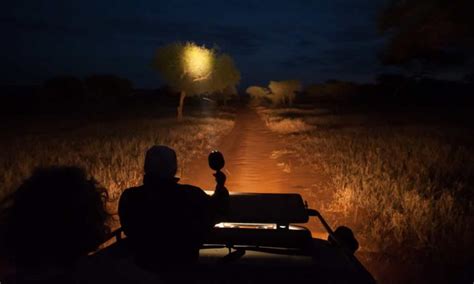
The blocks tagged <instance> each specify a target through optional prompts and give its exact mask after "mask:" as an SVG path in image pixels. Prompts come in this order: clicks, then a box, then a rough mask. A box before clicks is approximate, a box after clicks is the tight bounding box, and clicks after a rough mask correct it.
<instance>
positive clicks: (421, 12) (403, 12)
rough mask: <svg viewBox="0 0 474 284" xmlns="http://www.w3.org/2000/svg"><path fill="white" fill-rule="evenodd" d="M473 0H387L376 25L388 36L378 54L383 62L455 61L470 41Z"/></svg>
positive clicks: (465, 53) (437, 63) (473, 39)
mask: <svg viewBox="0 0 474 284" xmlns="http://www.w3.org/2000/svg"><path fill="white" fill-rule="evenodd" d="M472 11H474V1H472V0H457V1H452V0H410V1H407V0H391V1H389V3H388V5H387V6H386V7H385V8H384V9H383V10H382V11H381V13H380V15H379V18H378V28H379V30H380V32H381V33H383V34H387V35H389V36H390V40H389V42H388V44H387V46H386V47H385V49H384V51H383V52H382V54H381V60H382V62H383V63H384V64H387V65H399V66H409V65H410V64H413V63H418V64H420V65H423V66H427V65H431V66H440V65H449V64H458V63H460V62H462V61H463V60H464V59H465V57H466V56H469V55H470V54H469V53H470V47H473V46H474V45H473V43H474V17H472V15H471V14H472Z"/></svg>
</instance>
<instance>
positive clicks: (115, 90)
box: [85, 75, 133, 100]
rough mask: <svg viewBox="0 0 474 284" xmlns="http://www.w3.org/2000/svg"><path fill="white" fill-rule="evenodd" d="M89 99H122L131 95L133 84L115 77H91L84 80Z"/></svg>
mask: <svg viewBox="0 0 474 284" xmlns="http://www.w3.org/2000/svg"><path fill="white" fill-rule="evenodd" d="M85 83H86V87H87V93H88V95H89V97H91V98H95V99H98V100H100V99H122V98H125V97H127V96H129V95H131V93H132V90H133V83H132V82H131V81H130V80H128V79H125V78H121V77H119V76H115V75H92V76H89V77H87V78H86V79H85Z"/></svg>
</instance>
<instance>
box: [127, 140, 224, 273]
mask: <svg viewBox="0 0 474 284" xmlns="http://www.w3.org/2000/svg"><path fill="white" fill-rule="evenodd" d="M176 170H177V160H176V153H175V151H174V150H173V149H171V148H169V147H166V146H153V147H152V148H150V149H149V150H148V151H147V153H146V157H145V176H144V179H143V185H142V186H139V187H135V188H129V189H127V190H125V191H124V192H123V194H122V196H121V198H120V203H119V216H120V223H121V224H122V228H123V230H124V232H125V234H126V235H127V237H128V239H129V241H130V242H131V245H132V247H133V249H134V251H135V253H136V256H135V257H136V262H137V264H138V265H140V266H141V267H144V268H146V269H149V270H153V271H162V272H165V271H166V270H174V269H175V268H177V267H180V268H182V267H186V266H189V265H191V264H193V263H195V262H196V261H197V259H198V257H199V248H200V247H201V245H202V243H203V241H204V238H205V236H206V234H207V233H208V231H209V230H210V229H211V228H212V227H213V225H214V224H215V223H216V222H217V218H218V216H219V215H220V214H223V213H224V211H225V208H226V206H227V202H228V191H227V189H226V188H225V186H224V184H225V179H226V177H225V175H224V174H223V173H217V174H215V175H214V176H215V178H216V182H217V185H216V190H215V192H214V194H213V195H212V196H209V195H207V194H206V193H205V192H204V191H203V190H202V189H200V188H198V187H195V186H191V185H183V184H179V183H178V180H179V179H178V178H176V177H175V174H176Z"/></svg>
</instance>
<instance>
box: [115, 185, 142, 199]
mask: <svg viewBox="0 0 474 284" xmlns="http://www.w3.org/2000/svg"><path fill="white" fill-rule="evenodd" d="M142 187H143V186H136V187H129V188H127V189H125V190H124V191H122V195H121V196H120V199H124V198H131V197H132V196H136V195H138V194H139V193H140V192H141V191H142Z"/></svg>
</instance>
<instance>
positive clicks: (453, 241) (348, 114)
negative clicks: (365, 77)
mask: <svg viewBox="0 0 474 284" xmlns="http://www.w3.org/2000/svg"><path fill="white" fill-rule="evenodd" d="M335 106H336V107H335ZM259 113H260V114H261V116H262V117H263V119H264V120H265V121H266V123H267V126H268V127H269V128H270V129H272V130H273V131H276V132H278V133H280V134H282V135H285V137H286V138H285V141H288V143H287V149H286V150H287V151H289V152H292V153H296V154H297V156H298V157H299V160H300V162H301V163H302V164H304V165H306V166H307V167H309V168H311V169H312V170H313V171H314V172H315V173H316V172H318V173H321V172H323V173H325V174H326V175H327V176H328V178H329V181H330V183H329V189H330V191H331V192H332V197H331V198H330V200H328V202H327V203H326V204H323V205H321V200H320V199H319V198H320V197H317V196H315V197H314V198H315V199H316V200H313V201H312V202H315V204H319V206H322V211H323V212H325V214H326V215H327V216H330V218H331V220H332V222H333V223H334V224H333V226H337V225H342V224H345V225H349V226H350V227H351V228H353V229H354V231H355V234H356V235H357V236H358V238H359V239H360V241H361V252H359V256H360V257H361V258H362V260H363V261H364V262H365V263H366V264H367V265H368V267H369V268H370V270H371V271H372V272H373V273H374V274H375V275H376V276H377V278H378V279H380V280H382V281H383V282H399V281H427V280H428V279H431V280H433V281H436V282H438V281H441V282H444V281H452V280H455V279H459V278H460V277H462V276H461V275H462V274H461V273H462V271H466V268H467V267H468V266H467V265H468V264H469V263H470V261H472V258H473V257H474V255H473V253H472V252H473V251H474V247H473V243H472V240H473V239H474V219H473V216H474V198H473V191H472V188H473V187H474V162H473V161H474V148H473V147H472V145H474V140H473V138H472V135H471V134H470V133H472V131H473V125H472V124H471V123H470V121H471V120H470V114H469V110H468V108H463V107H457V108H455V109H452V108H441V107H434V108H433V107H403V108H402V107H393V106H390V105H385V106H383V107H382V106H380V105H379V106H378V110H376V108H374V107H373V106H372V107H361V106H359V107H354V106H351V105H348V104H345V105H341V104H340V103H338V104H333V105H332V107H331V106H330V104H327V105H326V107H324V108H323V107H315V106H314V105H305V106H304V107H302V108H277V109H269V108H260V109H259ZM440 116H442V117H440Z"/></svg>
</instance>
